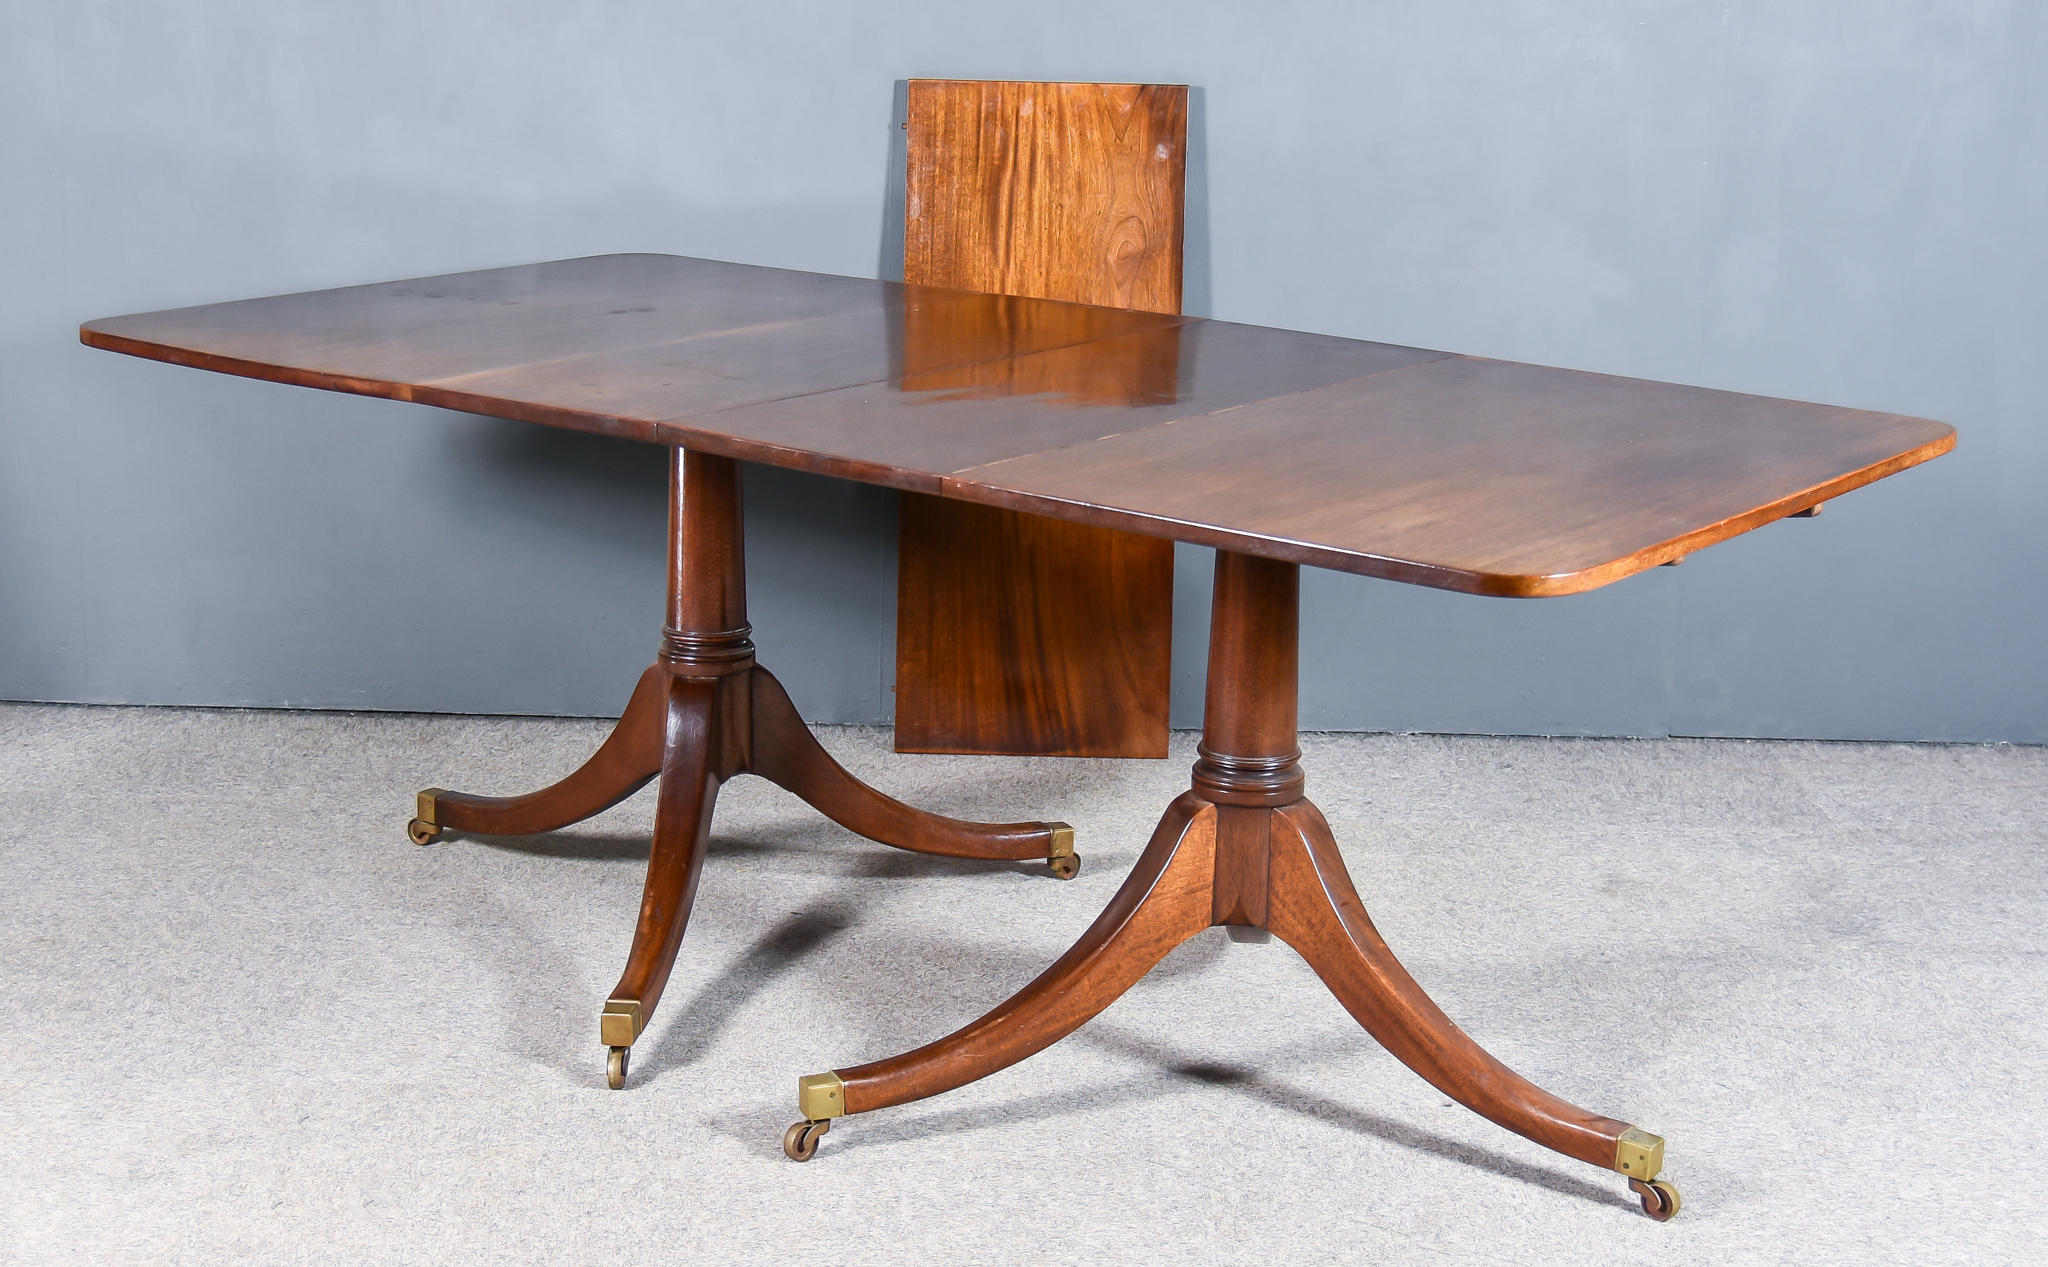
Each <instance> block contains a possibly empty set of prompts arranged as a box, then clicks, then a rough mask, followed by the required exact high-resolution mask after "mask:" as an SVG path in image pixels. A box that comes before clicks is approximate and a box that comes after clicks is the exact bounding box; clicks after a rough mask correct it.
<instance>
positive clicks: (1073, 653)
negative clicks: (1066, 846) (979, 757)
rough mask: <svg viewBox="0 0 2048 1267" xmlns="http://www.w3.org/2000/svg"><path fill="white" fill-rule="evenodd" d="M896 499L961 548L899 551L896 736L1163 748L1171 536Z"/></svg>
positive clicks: (1019, 745)
mask: <svg viewBox="0 0 2048 1267" xmlns="http://www.w3.org/2000/svg"><path fill="white" fill-rule="evenodd" d="M898 514H899V517H900V521H901V524H902V540H903V541H904V542H905V543H907V544H912V545H913V546H914V545H915V544H916V543H921V542H949V543H953V544H955V545H959V546H960V548H950V549H948V548H936V549H918V548H912V549H908V550H905V551H904V552H902V553H901V554H899V555H898V557H897V565H896V566H897V573H896V574H897V593H898V595H899V600H900V601H899V607H898V610H899V613H900V614H899V616H898V617H897V630H896V748H897V751H899V752H963V753H972V752H1002V753H1036V754H1040V755H1045V756H1069V757H1164V756H1165V755H1166V740H1167V729H1166V720H1167V719H1166V705H1167V698H1168V694H1169V691H1170V689H1171V686H1172V676H1171V655H1172V648H1173V623H1172V619H1171V616H1172V612H1173V543H1172V542H1171V541H1168V540H1166V539H1165V538H1162V537H1141V536H1136V535H1133V534H1131V533H1124V532H1105V531H1103V530H1101V529H1097V528H1089V527H1087V526H1085V525H1081V524H1071V523H1067V522H1064V521H1061V520H1057V519H1042V518H1040V517H1038V516H1036V515H1032V516H1023V515H1017V514H1014V513H1010V512H1006V511H1001V510H997V509H995V508H993V507H988V506H973V505H968V504H966V503H946V502H941V501H939V500H938V499H937V498H932V497H917V496H910V495H906V496H905V497H904V499H903V502H902V504H901V506H900V507H899V510H898ZM963 539H964V541H965V542H968V543H971V544H962V542H963ZM1162 614H1163V616H1164V618H1162Z"/></svg>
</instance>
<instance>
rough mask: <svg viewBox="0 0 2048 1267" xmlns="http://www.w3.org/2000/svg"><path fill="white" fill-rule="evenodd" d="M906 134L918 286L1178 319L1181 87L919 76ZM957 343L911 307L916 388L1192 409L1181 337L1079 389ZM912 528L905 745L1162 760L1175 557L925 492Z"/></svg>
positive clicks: (1054, 364)
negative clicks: (1182, 369)
mask: <svg viewBox="0 0 2048 1267" xmlns="http://www.w3.org/2000/svg"><path fill="white" fill-rule="evenodd" d="M905 126H906V127H907V129H908V131H909V138H908V146H907V150H908V161H907V164H906V170H907V181H908V183H907V188H906V192H905V198H904V217H903V224H904V234H903V237H904V248H903V277H904V280H905V281H906V282H911V283H916V284H923V285H930V286H944V287H948V288H952V289H957V290H968V291H982V292H990V293H998V294H1006V295H1019V296H1026V297H1030V298H1035V299H1062V300H1072V301H1076V302H1080V303H1087V304H1094V305H1100V306H1103V307H1112V308H1135V309H1142V310H1146V311H1151V312H1159V313H1178V312H1179V311H1180V299H1181V237H1182V223H1183V189H1184V185H1185V179H1184V175H1185V161H1186V149H1187V89H1186V88H1185V87H1183V86H1178V85H1143V84H1056V83H1055V84H1047V83H990V82H971V81H961V80H931V79H921V80H913V81H911V84H910V89H909V115H908V119H907V121H906V124H905ZM934 333H936V335H937V338H936V341H935V342H936V346H937V347H938V348H939V349H941V352H940V355H939V356H938V357H936V358H935V357H934V355H933V353H932V351H931V347H932V345H933V343H934V339H933V335H934ZM958 338H959V334H958V333H957V332H956V331H955V330H954V329H952V328H950V327H949V326H940V325H939V324H938V323H934V322H930V321H925V320H921V319H919V315H918V314H917V313H916V312H915V311H912V312H909V313H907V314H906V321H905V325H904V368H903V373H902V379H901V382H902V388H903V390H904V391H905V392H914V391H950V392H956V393H966V394H968V395H969V396H971V397H972V398H977V399H987V398H1000V397H1003V396H1021V397H1025V398H1035V399H1041V400H1043V399H1047V398H1057V399H1063V400H1067V401H1070V402H1072V403H1075V404H1086V405H1107V406H1111V407H1117V406H1121V407H1124V408H1132V407H1142V406H1149V405H1157V404H1160V403H1162V402H1166V403H1170V402H1171V401H1173V399H1174V397H1175V394H1176V389H1177V385H1178V369H1179V356H1178V351H1179V343H1178V340H1177V339H1164V340H1162V339H1152V340H1142V339H1124V340H1116V341H1112V342H1109V343H1106V344H1103V345H1099V346H1100V347H1101V351H1102V354H1101V355H1097V356H1094V357H1091V358H1090V360H1091V361H1092V362H1093V364H1091V365H1089V366H1087V367H1086V372H1084V373H1079V374H1076V373H1073V372H1072V371H1073V369H1074V368H1075V367H1074V366H1073V365H1072V358H1061V357H1054V356H1036V357H1026V358H1017V359H1012V360H1009V361H1000V362H998V361H990V362H983V363H979V364H958V365H956V367H955V368H953V369H950V370H936V369H933V368H929V365H930V362H932V361H933V360H934V359H938V360H943V361H956V360H957V358H954V357H952V356H951V355H950V353H949V352H947V351H946V349H949V348H950V346H951V345H952V344H953V343H954V342H955V341H956V340H957V339H958ZM900 525H901V526H900V531H899V535H898V547H897V557H898V560H899V562H898V569H897V617H896V631H897V644H896V748H897V750H898V751H899V752H982V753H1011V754H1028V755H1039V756H1074V757H1163V756H1165V755H1166V706H1167V696H1168V693H1169V691H1170V689H1171V682H1172V678H1171V668H1170V657H1171V654H1172V633H1173V631H1172V621H1173V606H1172V604H1173V548H1172V544H1171V543H1170V542H1168V541H1165V540H1163V539H1159V538H1156V537H1134V536H1132V535H1131V534H1129V533H1122V532H1117V531H1114V530H1111V529H1107V528H1101V527H1096V526H1093V525H1077V524H1073V523H1062V522H1055V521H1051V520H1047V519H1045V518H1043V517H1040V516H1036V515H1024V514H1020V513H1018V512H1016V511H1013V510H1003V509H994V508H987V507H970V506H967V505H965V504H962V503H958V502H947V501H941V500H939V499H937V498H933V497H925V496H920V495H918V494H915V493H909V494H906V495H905V497H904V502H903V508H902V514H901V517H900Z"/></svg>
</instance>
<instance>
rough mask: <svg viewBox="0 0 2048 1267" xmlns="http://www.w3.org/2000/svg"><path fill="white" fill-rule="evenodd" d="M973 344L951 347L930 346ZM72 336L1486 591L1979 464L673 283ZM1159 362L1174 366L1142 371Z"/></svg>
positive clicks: (1346, 366)
mask: <svg viewBox="0 0 2048 1267" xmlns="http://www.w3.org/2000/svg"><path fill="white" fill-rule="evenodd" d="M913 309H916V310H918V311H926V313H927V317H929V319H926V318H918V319H917V320H918V321H919V323H920V324H919V328H920V330H921V331H923V332H924V333H921V334H920V335H919V336H918V344H919V346H920V347H921V348H922V347H925V346H926V345H929V346H930V347H932V348H934V349H936V350H935V351H931V352H923V351H920V352H919V354H918V355H919V360H918V363H917V365H916V367H915V368H916V369H917V372H918V374H919V375H921V376H925V375H930V376H942V375H943V374H944V372H945V366H944V363H943V359H944V358H945V357H954V358H957V359H956V360H955V361H954V362H953V364H955V365H957V366H967V365H974V364H978V363H981V362H987V361H997V360H1003V359H1012V360H1015V361H1017V362H1018V364H1017V365H1016V366H1015V367H1013V368H1012V369H1009V370H1004V371H1002V372H997V371H995V370H993V369H989V370H978V371H975V372H974V374H972V375H970V376H968V377H969V379H970V380H972V381H966V382H956V383H955V384H954V385H953V386H952V387H950V388H947V389H943V390H941V389H936V388H935V389H931V390H908V391H907V390H904V389H903V385H902V383H901V381H900V373H901V370H902V368H903V365H904V362H903V358H904V356H905V348H906V346H907V341H906V339H905V338H904V333H905V330H906V329H907V324H906V323H907V322H909V321H910V320H911V319H912V318H911V316H910V313H911V311H912V310H913ZM941 310H943V312H944V313H948V314H951V315H950V316H932V315H931V314H932V313H938V312H940V311H941ZM1077 312H1086V313H1089V314H1092V315H1088V316H1086V317H1082V316H1076V315H1074V314H1075V313H1077ZM949 326H950V327H953V328H956V329H957V331H958V334H957V338H955V339H953V340H952V341H950V342H948V341H947V340H946V339H944V338H941V337H940V336H939V335H937V334H935V333H932V332H934V331H942V330H944V329H946V328H948V327H949ZM80 337H81V338H82V339H83V340H84V341H85V342H86V343H88V344H90V345H92V346H96V347H104V348H109V349H111V350H115V351H122V352H128V353H132V354H134V355H138V356H147V357H154V358H156V359H159V360H166V361H172V362H176V363H180V364H188V365H196V366H201V367H203V368H207V369H214V370H220V371H223V372H227V373H235V374H244V375H248V376H251V377H256V378H268V379H273V380H276V381H281V382H291V383H301V384H305V385H309V386H316V387H325V388H330V389H333V390H340V391H355V392H363V393H367V394H372V395H381V396H389V397H393V398H396V399H401V400H413V401H418V402H420V403H424V404H432V405H440V406H445V407H447V408H452V409H464V410H469V411H471V412H475V413H486V414H492V415H496V416H500V417H507V418H523V419H527V420H530V421H535V422H544V423H548V424H551V425H555V426H564V427H575V428H579V429H583V430H589V431H597V432H603V433H607V434H613V435H625V436H632V437H636V438H639V439H646V440H657V441H661V442H664V443H671V444H680V445H683V446H686V447H689V448H691V449H693V450H696V451H702V452H704V453H706V454H715V455H719V456H724V457H733V458H746V459H751V460H757V461H762V462H770V463H775V464H777V465H782V466H789V467H794V468H798V469H803V470H814V471H822V472H825V473H827V474H833V475H841V476H845V477H848V478H852V479H862V480H869V481H872V482H875V483H881V484H888V485H891V486H893V487H896V488H903V489H909V490H912V491H918V492H926V493H934V494H940V495H942V496H945V497H947V498H951V499H960V500H965V501H971V502H977V503H980V504H984V505H992V506H1002V507H1007V508H1010V509H1018V510H1026V511H1031V512H1035V513H1039V514H1044V515H1050V516H1054V517H1057V518H1060V519H1066V520H1071V521H1073V522H1076V523H1083V524H1092V525H1095V526H1098V527H1111V528H1123V529H1130V530H1133V531H1140V532H1143V533H1145V534H1148V535H1152V536H1157V537H1170V538H1173V539H1175V540H1183V541H1194V542H1200V543H1203V544H1208V545H1214V546H1217V547H1219V548H1221V549H1225V550H1229V551H1232V552H1236V553H1242V554H1252V555H1258V556H1262V557H1266V558H1275V559H1281V560H1284V561H1289V562H1296V563H1308V564H1313V565H1316V566H1319V567H1328V568H1335V569H1338V570H1342V571H1349V572H1356V573H1360V574H1362V575H1367V576H1380V577H1386V578H1389V579H1394V580H1402V581H1410V582H1413V583H1416V584H1422V585H1431V586H1436V587H1439V588H1443V589H1453V590H1461V591H1465V592H1468V593H1478V594H1501V595H1515V596H1539V595H1546V594H1563V593H1576V592H1579V591H1581V590H1586V589H1592V588H1595V587H1597V586H1600V585H1605V584H1607V583H1609V582H1611V581H1614V580H1618V579H1620V578H1621V577H1623V576H1627V575H1629V574H1630V573H1633V572H1638V571H1641V570H1643V569H1644V568H1648V567H1652V566H1654V565H1656V564H1660V563H1663V562H1665V561H1667V560H1669V559H1672V558H1677V557H1679V556H1681V555H1685V554H1689V553H1692V552H1694V551H1697V550H1699V549H1702V548H1704V547H1706V546H1709V545H1712V544H1713V543H1714V542H1716V541H1720V540H1723V539H1725V538H1727V537H1730V536H1733V535H1735V534H1737V533H1739V532H1745V531H1747V530H1749V529H1751V528H1755V527H1757V526H1759V525H1761V524H1764V523H1768V522H1770V521H1771V520H1774V519H1780V518H1784V517H1785V516H1787V515H1791V514H1795V513H1797V512H1799V511H1802V510H1805V509H1807V508H1809V507H1811V506H1814V505H1817V504H1819V503H1820V502H1823V501H1828V500H1832V499H1834V498H1835V497H1838V496H1840V495H1842V494H1843V493H1845V492H1848V491H1850V490H1853V489H1855V488H1858V487H1861V486H1862V485H1864V484H1867V483H1870V482H1871V481H1873V480H1876V479H1879V478H1882V477H1884V476H1886V475H1889V474H1891V473H1893V472H1895V471H1899V470H1902V469H1904V468H1906V467H1909V466H1912V465H1914V464H1916V463H1919V462H1924V461H1927V460H1928V459H1930V458H1932V457H1935V456H1937V455H1939V454H1942V453H1945V452H1947V451H1948V450H1949V449H1951V448H1953V447H1954V444H1955V432H1954V430H1953V429H1952V428H1950V427H1947V426H1945V425H1943V424H1941V423H1938V422H1930V421H1928V420H1926V419H1920V418H1907V417H1902V416H1898V415H1891V414H1878V413H1868V412H1863V411H1859V410H1851V409H1838V408H1832V407H1829V406H1824V405H1810V404H1799V403H1796V402H1791V401H1779V400H1767V399H1764V398H1761V397H1755V396H1742V395H1737V394H1735V393H1731V392H1720V391H1710V390H1707V389H1704V388H1697V387H1680V386H1673V385H1670V384H1661V383H1648V382H1642V381H1639V380H1634V379H1622V378H1612V377H1608V376H1605V375H1599V374H1584V373H1578V372H1575V371H1570V370H1557V369H1543V368H1540V367H1536V366H1527V365H1514V364H1511V363H1507V362H1499V361H1486V360H1479V359H1475V358H1469V357H1454V356H1448V355H1445V354H1443V353H1438V352H1427V351H1421V350H1418V349H1414V348H1399V347H1392V346H1389V345H1385V344H1374V343H1362V342H1358V341H1355V340H1345V339H1333V338H1329V337H1326V336H1321V335H1306V334H1297V333H1291V332H1287V331H1276V330H1262V329H1258V328H1256V327H1250V326H1236V325H1230V324H1227V323H1223V322H1203V321H1193V320H1190V319H1187V318H1182V317H1172V316H1155V315H1149V314H1145V313H1138V312H1117V311H1114V310H1108V309H1101V308H1095V309H1086V310H1081V309H1076V308H1074V306H1073V305H1064V304H1055V303H1053V302H1051V301H1048V300H1033V299H1021V298H1014V297H1003V296H995V295H973V294H962V293H955V292H947V291H941V290H933V289H929V288H923V287H916V286H899V285H893V284H890V283H885V282H874V281H862V280H859V279H854V278H835V277H822V276H818V275H816V274H809V273H792V272H788V271H785V270H779V269H763V268H752V267H748V266H744V265H737V264H718V263H713V262H710V261H704V260H687V259H677V258H674V257H669V256H601V257H596V258H594V259H587V260H566V261H560V262H557V263H552V264H540V265H531V266H527V267H523V268H511V269H493V270H489V271H487V272H482V273H469V274H460V275H456V276H452V277H442V278H426V279H420V280H416V281H409V282H394V283H389V284H385V285H379V286H364V287H354V288H350V289H346V290H339V291H323V292H318V293H314V294H308V295H287V296H281V297H278V298H274V299H257V300H244V301H241V302H238V303H232V304H216V305H211V306H208V307H203V308H193V309H183V310H178V311H173V312H161V313H144V314H139V315H136V316H130V317H115V318H109V319H106V320H102V321H94V322H89V323H87V324H86V325H85V326H84V327H83V328H82V329H81V331H80ZM1069 340H1072V341H1069ZM1120 340H1121V341H1125V342H1122V343H1119V342H1118V341H1120ZM1146 341H1151V342H1154V343H1157V344H1160V345H1162V347H1161V348H1155V349H1153V350H1150V351H1145V352H1143V353H1142V354H1138V353H1135V352H1132V351H1131V349H1132V348H1133V347H1135V346H1136V344H1138V343H1143V342H1146ZM1167 343H1171V344H1172V345H1173V348H1174V351H1173V357H1174V358H1175V359H1174V364H1175V365H1177V366H1178V367H1179V368H1178V371H1177V373H1178V383H1177V386H1176V388H1175V391H1174V394H1173V399H1172V400H1170V401H1167V400H1160V401H1156V402H1155V403H1150V404H1144V403H1137V402H1138V401H1140V400H1142V399H1145V398H1147V397H1146V394H1145V393H1137V394H1136V395H1132V394H1131V393H1125V394H1124V395H1123V397H1122V399H1123V401H1124V402H1125V403H1114V402H1115V401H1116V400H1117V399H1118V397H1117V396H1116V394H1115V393H1110V392H1096V393H1094V394H1093V395H1091V394H1090V391H1089V390H1088V389H1087V388H1086V387H1085V384H1086V383H1087V382H1088V381H1089V380H1090V378H1091V376H1095V375H1109V374H1128V373H1130V371H1128V370H1113V369H1111V368H1110V367H1113V366H1116V365H1119V364H1140V365H1142V364H1163V363H1164V357H1165V353H1164V351H1163V345H1164V344H1167ZM1027 361H1028V362H1030V363H1029V364H1025V362H1027ZM923 381H928V382H936V381H939V379H938V378H937V377H931V378H926V379H924V380H923ZM1004 381H1011V382H1016V383H1030V382H1045V383H1054V384H1057V383H1062V382H1064V383H1071V384H1074V385H1076V386H1075V387H1074V388H1073V390H1062V391H1054V392H1049V393H1047V394H1046V395H1043V396H1040V395H1028V396H1027V395H1005V394H1003V393H1004V390H1005V389H1004V388H1003V386H1002V384H1003V382H1004ZM1131 381H1134V382H1138V381H1144V380H1143V376H1139V378H1136V379H1133V380H1131Z"/></svg>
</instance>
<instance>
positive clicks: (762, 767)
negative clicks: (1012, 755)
mask: <svg viewBox="0 0 2048 1267" xmlns="http://www.w3.org/2000/svg"><path fill="white" fill-rule="evenodd" d="M753 703H754V753H753V761H752V762H751V763H750V766H749V770H750V772H751V773H754V774H758V775H760V776H761V777H762V778H764V779H767V780H768V781H769V782H771V783H774V784H777V785H778V786H780V787H783V788H786V789H788V790H789V791H791V792H794V793H796V795H798V796H800V797H802V798H803V799H804V800H805V801H806V802H808V803H809V804H810V805H811V806H812V807H813V808H815V809H816V810H818V812H819V813H822V814H823V815H825V817H827V818H829V819H831V820H832V821H833V822H835V823H838V824H839V825H840V826H841V827H844V828H846V829H847V830H848V831H851V832H857V833H859V834H860V835H862V836H865V837H867V838H868V839H869V840H873V841H876V842H878V843H880V844H884V845H892V846H894V847H895V848H898V849H907V850H910V851H911V852H913V853H927V854H943V855H945V856H946V857H951V858H1017V859H1023V858H1045V859H1047V860H1049V861H1050V862H1051V863H1052V864H1053V871H1054V874H1055V875H1058V876H1060V877H1061V878H1062V879H1072V878H1073V876H1074V874H1075V872H1077V871H1078V870H1079V869H1080V866H1079V864H1080V859H1079V858H1078V857H1076V856H1075V854H1074V829H1073V828H1071V827H1069V826H1067V825H1066V824H1065V823H970V822H966V821H963V820H961V819H957V818H946V817H944V816H942V815H939V814H933V813H928V812H927V811H925V810H921V809H913V808H912V807H910V806H908V805H905V804H904V803H903V802H901V801H899V800H896V799H895V798H894V797H891V796H886V795H884V794H883V793H881V792H878V791H876V790H875V789H874V788H871V787H869V786H868V785H867V784H865V783H862V782H861V781H860V780H858V779H856V778H854V777H853V776H852V775H851V774H848V773H847V772H846V769H845V767H844V766H841V765H840V764H839V763H838V762H837V761H834V760H833V759H832V754H831V753H829V752H827V751H825V749H824V747H823V746H822V745H820V744H819V743H818V740H817V737H816V736H814V735H812V734H811V731H810V728H809V727H808V726H806V725H804V722H803V718H802V717H800V716H799V715H798V714H797V711H796V706H795V705H794V704H792V703H790V700H789V693H788V692H787V691H785V690H783V689H782V683H780V682H778V681H776V680H775V677H774V675H773V674H771V673H769V672H768V671H767V670H766V669H763V668H759V667H756V668H755V669H754V670H753Z"/></svg>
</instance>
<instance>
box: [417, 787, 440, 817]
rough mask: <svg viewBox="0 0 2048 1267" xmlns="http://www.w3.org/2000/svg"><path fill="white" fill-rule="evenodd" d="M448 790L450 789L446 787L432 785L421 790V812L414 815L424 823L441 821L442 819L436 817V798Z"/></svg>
mask: <svg viewBox="0 0 2048 1267" xmlns="http://www.w3.org/2000/svg"><path fill="white" fill-rule="evenodd" d="M447 791H448V789H447V788H445V787H430V788H427V789H426V790H425V791H423V792H421V793H420V795H419V812H418V813H417V814H415V815H413V817H415V818H417V819H419V820H420V821H421V822H423V823H439V822H440V821H441V820H440V819H438V818H435V817H434V800H435V798H436V797H439V796H441V795H443V794H444V793H446V792H447Z"/></svg>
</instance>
